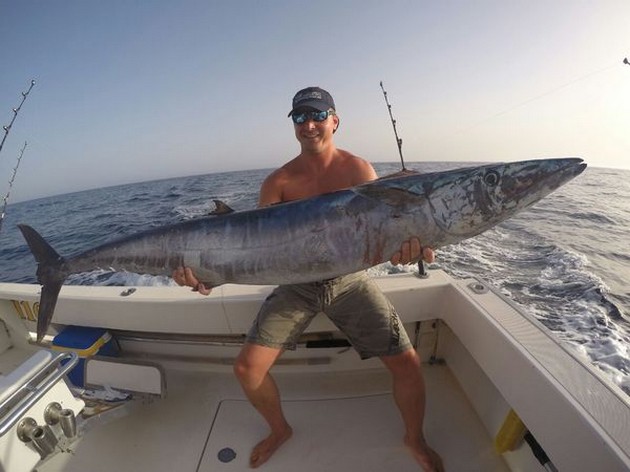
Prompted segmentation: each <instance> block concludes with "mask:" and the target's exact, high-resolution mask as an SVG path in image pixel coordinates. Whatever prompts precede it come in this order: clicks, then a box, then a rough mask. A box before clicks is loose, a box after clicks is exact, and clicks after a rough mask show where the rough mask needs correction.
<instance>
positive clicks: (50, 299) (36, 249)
mask: <svg viewBox="0 0 630 472" xmlns="http://www.w3.org/2000/svg"><path fill="white" fill-rule="evenodd" d="M18 228H19V229H20V231H21V232H22V235H23V236H24V239H26V243H27V244H28V247H29V248H30V250H31V252H32V253H33V256H34V257H35V260H36V261H37V264H38V267H37V280H38V282H39V283H40V284H42V295H41V298H40V302H39V312H38V315H37V341H41V340H42V338H43V337H44V335H45V334H46V332H47V331H48V327H49V326H50V322H51V321H52V316H53V312H54V311H55V305H56V304H57V298H58V296H59V291H60V290H61V286H62V285H63V282H64V280H65V279H66V277H67V276H68V273H67V271H66V270H65V269H64V265H65V259H64V258H63V257H61V256H60V255H59V254H58V253H57V251H55V250H54V249H53V248H52V246H51V245H50V244H48V243H47V242H46V240H45V239H44V238H43V237H42V236H41V235H40V234H39V233H38V232H37V231H35V230H34V229H33V228H31V227H30V226H28V225H22V224H20V225H18Z"/></svg>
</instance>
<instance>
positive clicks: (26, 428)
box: [17, 418, 59, 459]
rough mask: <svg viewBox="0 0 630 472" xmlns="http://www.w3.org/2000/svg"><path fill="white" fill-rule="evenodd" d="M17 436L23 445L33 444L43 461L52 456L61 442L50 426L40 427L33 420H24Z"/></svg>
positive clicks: (20, 424)
mask: <svg viewBox="0 0 630 472" xmlns="http://www.w3.org/2000/svg"><path fill="white" fill-rule="evenodd" d="M17 435H18V438H19V439H20V441H22V442H23V443H29V442H32V443H33V446H34V447H35V449H36V450H37V452H39V455H40V456H41V458H42V459H43V458H45V457H46V456H48V455H49V454H52V453H53V452H54V451H55V448H56V447H57V443H58V442H59V441H58V440H57V437H56V436H55V434H54V433H53V432H52V430H51V429H50V426H39V425H38V424H37V422H36V421H35V420H34V419H33V418H24V419H23V420H22V421H20V422H19V423H18V426H17Z"/></svg>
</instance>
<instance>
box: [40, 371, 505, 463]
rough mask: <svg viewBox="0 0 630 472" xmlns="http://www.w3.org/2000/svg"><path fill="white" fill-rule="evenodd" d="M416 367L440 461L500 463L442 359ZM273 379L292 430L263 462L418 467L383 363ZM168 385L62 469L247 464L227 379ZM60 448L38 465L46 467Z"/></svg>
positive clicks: (249, 429) (239, 411)
mask: <svg viewBox="0 0 630 472" xmlns="http://www.w3.org/2000/svg"><path fill="white" fill-rule="evenodd" d="M424 372H425V380H426V382H427V391H428V398H427V414H426V419H425V430H426V435H427V438H428V441H430V444H431V445H432V447H434V449H436V450H437V451H439V453H440V454H441V456H442V457H443V460H444V463H445V466H446V469H447V470H456V471H471V472H472V471H479V470H483V471H489V472H492V471H497V472H499V471H507V470H509V469H508V468H507V466H506V465H505V463H504V462H503V460H502V458H501V457H500V456H499V455H497V454H496V453H495V452H494V450H493V448H492V438H490V437H489V436H488V433H487V431H486V429H485V428H484V427H483V425H482V423H481V421H480V420H479V418H478V417H477V415H476V413H475V412H474V410H473V408H472V406H471V405H470V403H469V402H468V400H467V398H466V396H465V394H464V392H463V391H462V390H461V388H460V387H459V385H458V384H457V381H456V380H455V378H454V377H453V375H452V374H451V372H450V370H449V369H448V367H447V366H445V365H425V366H424ZM276 380H277V382H278V384H279V386H280V390H281V391H282V393H283V407H284V410H285V414H286V416H287V419H288V420H289V422H290V423H291V424H292V426H293V429H294V435H293V437H292V438H291V440H290V441H288V442H287V443H286V444H285V445H283V446H282V448H280V449H279V450H278V451H277V452H276V454H275V455H274V456H273V457H272V458H271V460H270V461H269V462H268V463H267V464H265V465H263V466H262V467H261V468H262V469H263V470H264V469H268V470H274V471H277V472H284V471H287V472H288V471H291V472H294V471H295V470H298V468H299V470H300V471H303V472H315V471H339V470H362V471H374V472H376V471H379V472H381V471H383V470H396V471H401V472H404V471H417V470H419V467H418V466H417V464H416V463H415V462H414V460H413V459H412V457H411V455H410V454H409V453H408V452H407V450H406V448H405V447H404V445H403V443H402V436H403V425H402V420H401V419H400V416H399V414H398V410H397V409H396V406H395V404H394V400H393V398H392V395H391V391H390V385H389V384H390V377H389V374H388V373H387V372H386V371H384V370H382V369H378V370H377V371H375V370H373V369H369V370H366V371H362V372H336V373H314V374H309V375H308V376H302V375H299V374H282V373H280V374H276ZM168 386H169V396H168V398H166V399H163V400H159V401H154V402H152V403H150V404H146V405H142V406H140V407H139V408H137V409H136V410H135V411H133V412H132V413H131V414H129V415H127V416H125V417H122V418H119V419H116V420H115V421H112V422H110V423H108V424H105V425H99V427H98V428H95V429H94V430H92V431H90V433H89V434H87V435H86V436H85V438H84V439H83V440H82V442H81V443H80V444H79V445H78V447H77V448H76V452H75V455H74V457H73V459H72V461H71V462H70V463H68V464H67V465H66V466H65V469H64V470H66V471H68V472H71V471H84V470H91V471H94V472H97V471H103V472H105V471H106V472H110V471H111V470H117V471H120V472H123V471H130V472H131V471H134V472H136V471H138V470H152V471H157V470H169V471H170V470H180V471H198V472H210V471H212V472H219V471H246V470H251V469H250V468H249V466H248V460H249V453H250V451H251V448H252V447H253V446H254V444H256V443H257V442H258V441H259V440H260V439H262V438H263V437H264V436H265V435H266V434H267V428H266V425H265V424H264V422H263V420H262V419H261V418H260V417H259V416H258V414H257V413H256V412H255V411H254V409H253V407H252V406H251V405H250V404H249V403H248V402H247V401H246V400H245V399H244V397H243V394H242V393H241V391H240V388H239V386H238V385H237V383H236V380H235V378H234V377H233V376H232V375H231V374H229V373H220V374H217V373H213V374H210V373H208V374H205V375H202V376H200V375H199V373H192V372H182V371H179V372H169V377H168ZM366 387H367V388H366ZM366 391H367V392H369V393H366ZM320 392H322V393H323V392H327V393H326V394H321V395H320V394H319V393H320ZM455 425H456V426H455ZM63 456H64V454H60V455H58V456H57V458H55V459H53V460H52V461H51V462H50V463H49V464H47V465H46V466H45V467H42V468H41V469H40V470H41V471H42V472H45V471H46V470H48V469H49V467H50V468H51V470H52V468H53V467H54V465H55V464H54V463H55V462H57V461H58V460H62V459H63ZM229 459H231V460H229ZM222 460H223V461H225V462H223V461H222Z"/></svg>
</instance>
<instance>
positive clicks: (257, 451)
mask: <svg viewBox="0 0 630 472" xmlns="http://www.w3.org/2000/svg"><path fill="white" fill-rule="evenodd" d="M292 434H293V430H292V429H291V427H290V426H288V427H287V429H286V430H285V431H284V432H282V433H281V434H275V433H271V434H270V435H269V436H267V437H266V438H265V439H263V440H262V441H260V442H259V443H258V444H256V447H254V449H253V450H252V454H251V456H249V466H250V467H251V468H253V469H255V468H256V467H259V466H261V465H262V464H264V463H265V462H267V461H268V460H269V458H270V457H271V456H272V455H273V453H274V452H276V450H277V449H278V448H279V447H280V446H282V444H284V442H285V441H287V440H288V439H289V438H290V437H291V435H292Z"/></svg>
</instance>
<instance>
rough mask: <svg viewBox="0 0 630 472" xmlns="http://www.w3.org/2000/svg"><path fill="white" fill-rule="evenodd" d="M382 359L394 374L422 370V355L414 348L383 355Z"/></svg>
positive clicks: (405, 373)
mask: <svg viewBox="0 0 630 472" xmlns="http://www.w3.org/2000/svg"><path fill="white" fill-rule="evenodd" d="M381 360H382V361H383V363H384V364H385V365H386V366H387V368H388V369H389V370H391V371H392V373H393V374H397V373H400V374H403V375H407V374H409V373H410V372H420V357H419V356H418V354H417V353H416V351H415V350H414V349H407V350H406V351H403V352H401V353H400V354H394V355H392V356H383V357H381Z"/></svg>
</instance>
